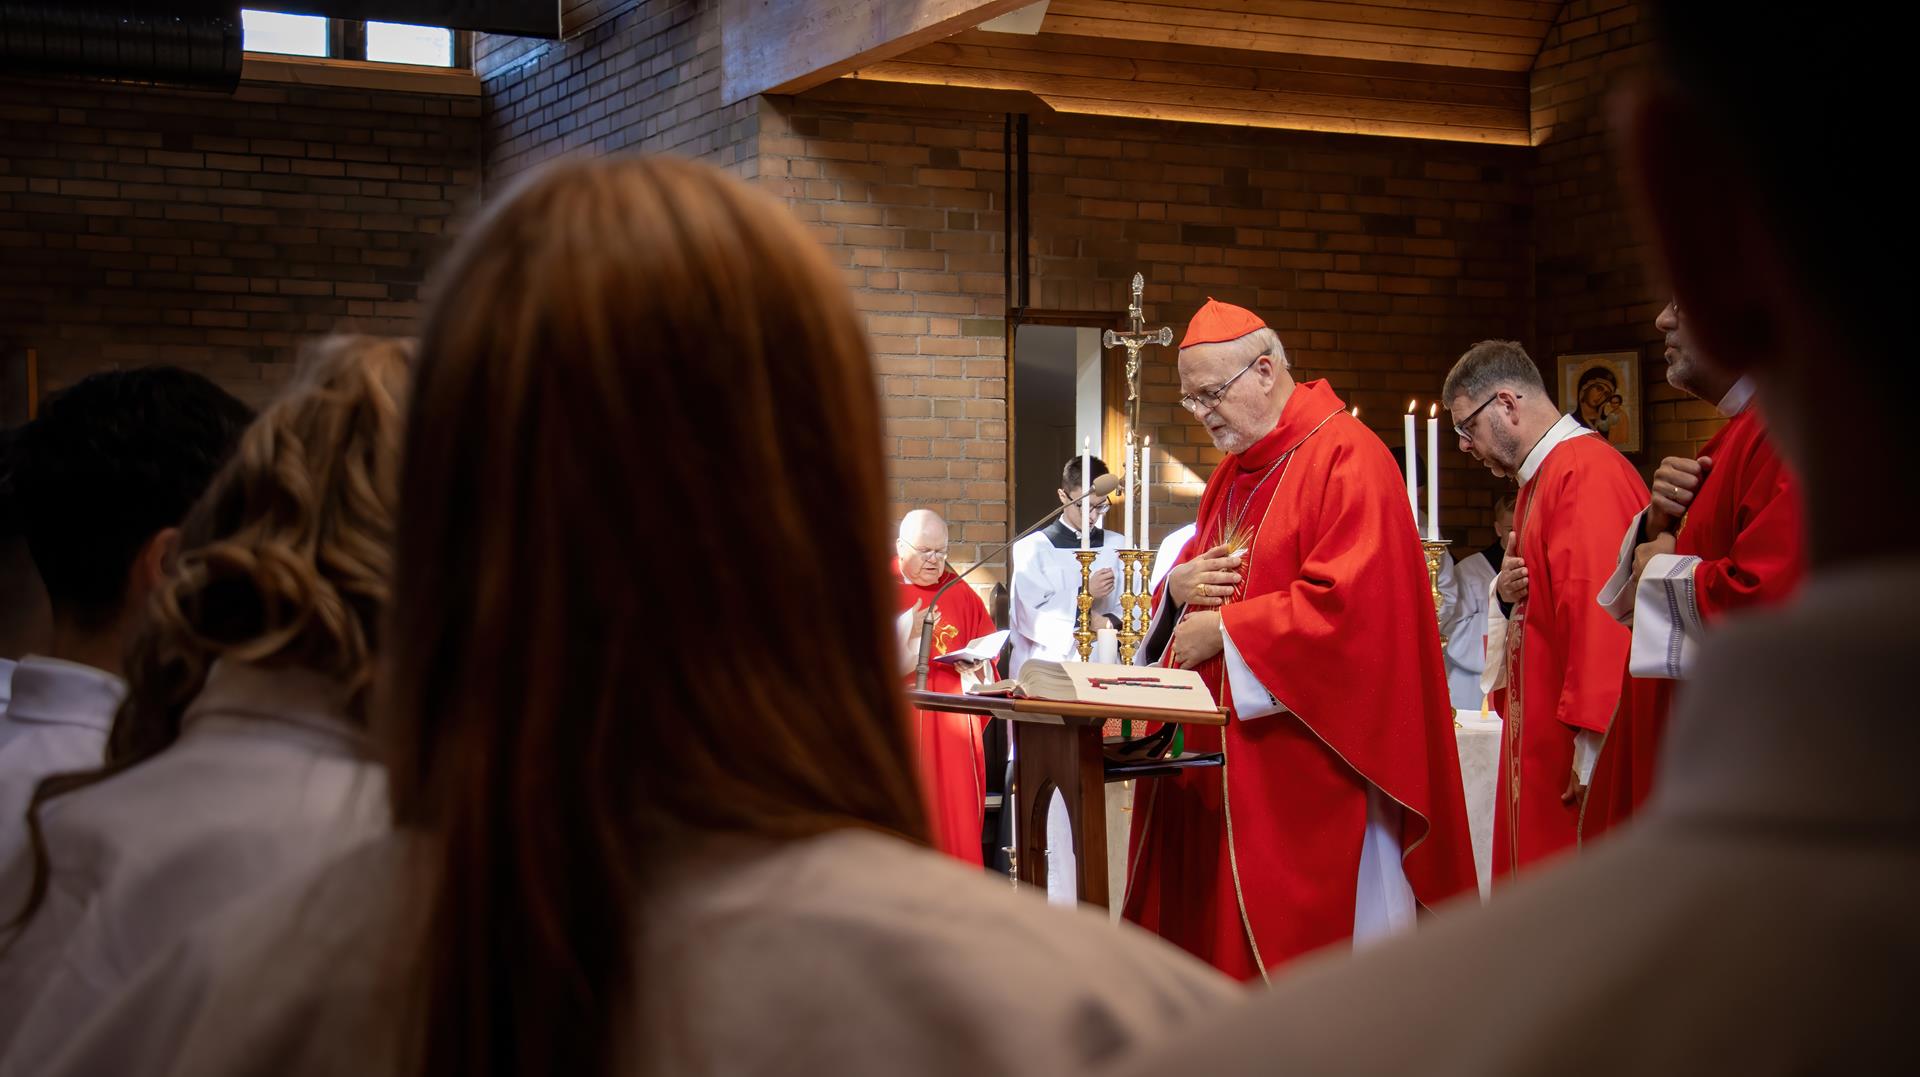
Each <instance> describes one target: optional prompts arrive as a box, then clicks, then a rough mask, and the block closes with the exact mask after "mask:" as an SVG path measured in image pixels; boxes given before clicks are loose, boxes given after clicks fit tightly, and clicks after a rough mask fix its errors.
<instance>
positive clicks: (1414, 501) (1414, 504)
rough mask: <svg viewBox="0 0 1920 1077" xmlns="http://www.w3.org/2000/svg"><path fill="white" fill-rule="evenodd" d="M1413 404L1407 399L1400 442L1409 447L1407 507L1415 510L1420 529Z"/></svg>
mask: <svg viewBox="0 0 1920 1077" xmlns="http://www.w3.org/2000/svg"><path fill="white" fill-rule="evenodd" d="M1413 404H1414V402H1413V401H1411V400H1409V401H1407V413H1406V414H1405V415H1404V416H1401V418H1403V419H1405V420H1406V424H1405V425H1404V426H1402V427H1401V438H1400V444H1402V445H1405V446H1406V447H1407V452H1406V456H1407V507H1408V508H1410V509H1412V510H1413V529H1414V530H1415V531H1418V530H1419V529H1420V491H1419V488H1418V487H1417V486H1415V485H1414V470H1413Z"/></svg>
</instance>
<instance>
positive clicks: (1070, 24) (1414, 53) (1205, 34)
mask: <svg viewBox="0 0 1920 1077" xmlns="http://www.w3.org/2000/svg"><path fill="white" fill-rule="evenodd" d="M1047 30H1048V31H1049V32H1052V33H1060V34H1069V35H1078V36H1083V37H1105V38H1124V39H1127V40H1132V41H1157V42H1164V43H1167V44H1178V45H1195V46H1202V47H1224V48H1233V49H1241V50H1254V51H1265V52H1278V53H1311V54H1315V55H1321V56H1339V57H1346V58H1350V59H1361V60H1382V61H1388V62H1391V63H1409V64H1430V65H1436V66H1441V67H1478V68H1484V69H1489V70H1495V71H1529V70H1531V69H1532V68H1533V55H1532V54H1531V53H1529V54H1527V55H1525V56H1521V55H1516V54H1511V53H1484V52H1473V51H1470V50H1463V49H1440V48H1422V47H1418V46H1409V45H1385V44H1377V43H1371V42H1329V41H1327V40H1325V39H1323V38H1311V37H1293V36H1286V35H1280V34H1265V33H1253V32H1246V31H1236V32H1226V33H1223V32H1222V31H1219V30H1214V29H1207V28H1200V27H1188V26H1170V25H1167V24H1164V23H1154V22H1123V21H1119V20H1114V19H1094V18H1082V17H1080V16H1056V15H1055V14H1054V13H1053V12H1052V11H1051V10H1049V11H1048V13H1047Z"/></svg>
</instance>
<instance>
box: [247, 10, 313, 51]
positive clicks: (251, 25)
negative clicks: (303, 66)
mask: <svg viewBox="0 0 1920 1077" xmlns="http://www.w3.org/2000/svg"><path fill="white" fill-rule="evenodd" d="M240 33H241V43H242V44H241V47H243V48H245V49H246V50H247V51H248V52H285V53H292V54H293V55H295V56H325V55H326V54H327V19H326V16H324V15H282V14H280V13H279V12H277V11H250V10H242V11H241V12H240Z"/></svg>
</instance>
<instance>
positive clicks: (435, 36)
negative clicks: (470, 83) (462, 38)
mask: <svg viewBox="0 0 1920 1077" xmlns="http://www.w3.org/2000/svg"><path fill="white" fill-rule="evenodd" d="M367 59H369V60H379V61H382V62H383V63H389V64H425V65H427V66H429V67H452V66H453V31H452V30H449V29H447V28H446V27H443V26H408V25H407V24H406V23H400V22H370V23H368V24H367Z"/></svg>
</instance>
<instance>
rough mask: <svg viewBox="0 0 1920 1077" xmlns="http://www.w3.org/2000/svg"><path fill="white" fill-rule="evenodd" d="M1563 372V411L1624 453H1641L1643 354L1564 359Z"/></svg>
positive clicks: (1565, 357) (1611, 353) (1615, 353)
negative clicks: (1641, 376) (1641, 358)
mask: <svg viewBox="0 0 1920 1077" xmlns="http://www.w3.org/2000/svg"><path fill="white" fill-rule="evenodd" d="M1559 371H1560V410H1561V411H1562V412H1564V413H1566V414H1568V415H1571V416H1573V417H1574V418H1575V419H1577V420H1579V421H1580V424H1581V425H1582V426H1585V427H1586V428H1587V429H1589V430H1592V431H1594V432H1595V433H1597V434H1599V435H1600V436H1601V437H1603V438H1606V439H1607V444H1609V445H1612V446H1613V447H1614V448H1616V449H1619V450H1620V451H1621V452H1639V451H1640V447H1641V440H1642V424H1641V421H1640V353H1638V352H1598V353H1592V354H1587V355H1563V356H1561V357H1560V359H1559Z"/></svg>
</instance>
